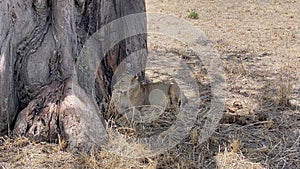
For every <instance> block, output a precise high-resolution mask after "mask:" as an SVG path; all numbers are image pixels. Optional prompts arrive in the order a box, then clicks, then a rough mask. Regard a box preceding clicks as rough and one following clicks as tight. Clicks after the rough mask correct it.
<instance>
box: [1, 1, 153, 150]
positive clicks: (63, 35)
mask: <svg viewBox="0 0 300 169" xmlns="http://www.w3.org/2000/svg"><path fill="white" fill-rule="evenodd" d="M141 12H145V2H144V0H70V1H66V0H1V1H0V23H1V24H0V134H8V132H10V130H12V131H11V133H12V134H13V135H15V136H26V137H29V138H31V139H33V140H35V141H48V142H58V139H59V138H63V139H65V140H66V141H68V148H69V149H70V150H71V151H78V150H79V151H88V150H89V149H90V148H91V147H97V146H99V145H101V144H103V143H105V142H106V141H107V139H108V138H107V137H108V136H107V133H106V130H105V124H104V118H103V112H104V111H105V110H106V108H105V106H103V103H107V102H109V98H110V96H111V94H112V87H111V83H112V77H113V75H114V72H115V70H116V68H117V66H118V65H119V64H120V63H121V62H122V60H123V59H125V58H126V57H127V56H128V55H130V54H131V53H133V52H135V51H138V50H141V49H147V46H146V34H140V35H135V36H131V37H128V38H126V39H124V40H122V41H120V42H119V43H117V44H116V45H114V46H112V47H111V48H110V50H109V51H108V53H107V54H106V55H105V57H104V59H102V60H101V59H100V58H97V57H98V56H97V55H93V56H92V57H88V59H89V62H93V64H94V65H93V66H90V65H82V63H81V62H82V58H80V57H79V55H80V53H81V50H82V49H83V47H84V44H85V43H86V42H87V40H88V39H89V38H90V37H91V36H92V35H93V34H94V33H95V32H97V30H99V29H101V28H102V27H103V26H104V25H106V24H108V23H110V22H111V21H113V20H115V19H118V18H121V17H123V16H127V15H130V14H135V13H141ZM125 22H126V21H125ZM125 24H133V23H125ZM140 24H142V25H143V26H144V28H145V29H146V19H145V20H144V22H142V23H140ZM119 29H120V28H119ZM112 31H113V30H109V29H107V30H105V32H104V33H105V34H106V35H109V34H111V33H112ZM105 37H106V38H107V39H104V40H103V42H102V41H101V42H99V43H98V44H97V45H98V46H99V48H97V50H100V53H101V50H102V48H103V45H105V43H106V42H107V41H108V42H109V41H110V40H111V39H110V36H105ZM96 54H97V52H96ZM131 62H132V64H133V65H136V64H139V63H141V59H139V58H137V59H136V60H131ZM142 62H144V61H142ZM83 70H84V71H83ZM87 83H88V84H87Z"/></svg>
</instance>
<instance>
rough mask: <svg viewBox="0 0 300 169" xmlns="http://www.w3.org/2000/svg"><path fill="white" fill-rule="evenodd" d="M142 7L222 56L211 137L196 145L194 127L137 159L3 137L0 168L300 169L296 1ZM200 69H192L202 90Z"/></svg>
mask: <svg viewBox="0 0 300 169" xmlns="http://www.w3.org/2000/svg"><path fill="white" fill-rule="evenodd" d="M146 2H147V10H148V12H159V13H165V14H171V15H174V16H176V17H179V18H184V19H186V20H188V21H189V22H190V23H191V25H194V26H197V27H198V28H199V29H200V30H202V31H203V32H204V33H205V34H206V36H207V37H208V38H209V39H210V41H211V43H212V44H213V47H214V49H216V50H217V51H218V52H219V54H220V58H221V60H222V62H223V64H224V65H223V66H224V72H225V77H226V80H227V81H226V83H227V98H226V111H225V112H224V116H223V117H222V119H221V121H220V125H219V126H218V128H217V130H216V131H215V133H214V134H213V135H212V136H211V137H210V138H208V139H207V141H205V142H204V143H202V144H198V143H197V137H198V129H197V127H195V128H194V129H193V130H192V131H191V132H190V136H189V137H188V138H186V139H184V140H183V141H182V143H181V144H179V145H177V146H176V147H174V148H173V149H171V150H169V151H167V152H165V153H164V154H162V155H159V156H156V157H150V158H142V159H131V158H125V157H121V156H117V155H114V154H111V153H109V152H106V151H101V152H100V153H97V152H91V153H90V154H89V155H84V154H72V153H68V152H65V151H64V147H65V143H64V141H63V140H62V141H61V142H60V144H59V145H56V144H48V143H34V142H32V141H29V140H27V139H25V138H19V139H14V140H11V139H9V138H7V137H6V138H1V139H0V152H1V153H0V168H216V167H218V168H295V169H296V168H300V112H299V107H300V92H299V91H300V83H299V82H300V80H299V77H300V73H299V71H300V69H299V66H300V65H299V64H300V48H299V47H300V16H299V13H300V2H299V1H292V0H290V1H288V0H286V1H279V0H278V1H276V0H272V1H256V0H248V1H241V0H228V1H221V0H211V1H200V0H147V1H146ZM193 11H194V12H193ZM189 15H191V16H190V17H189ZM156 24H158V25H159V23H156ZM148 41H149V44H148V47H149V51H150V53H152V54H153V53H154V54H157V55H159V56H165V55H167V56H173V57H180V56H185V57H182V59H186V60H187V62H188V58H189V57H192V55H193V54H192V53H191V52H190V50H189V48H188V46H185V45H182V44H181V43H179V42H176V41H174V40H172V39H171V40H170V39H168V38H166V37H163V36H158V35H151V34H150V35H149V40H148ZM200 69H201V68H200ZM201 70H202V69H201ZM201 70H198V69H197V68H195V69H193V72H194V74H195V77H196V78H197V77H198V78H197V80H198V81H199V83H201V79H203V78H201V77H202V76H201V75H199V74H197V73H201ZM152 77H153V78H152V80H155V79H154V78H156V77H160V78H162V77H163V76H152ZM162 80H164V79H162ZM119 144H125V143H122V139H119ZM132 146H137V145H132Z"/></svg>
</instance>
